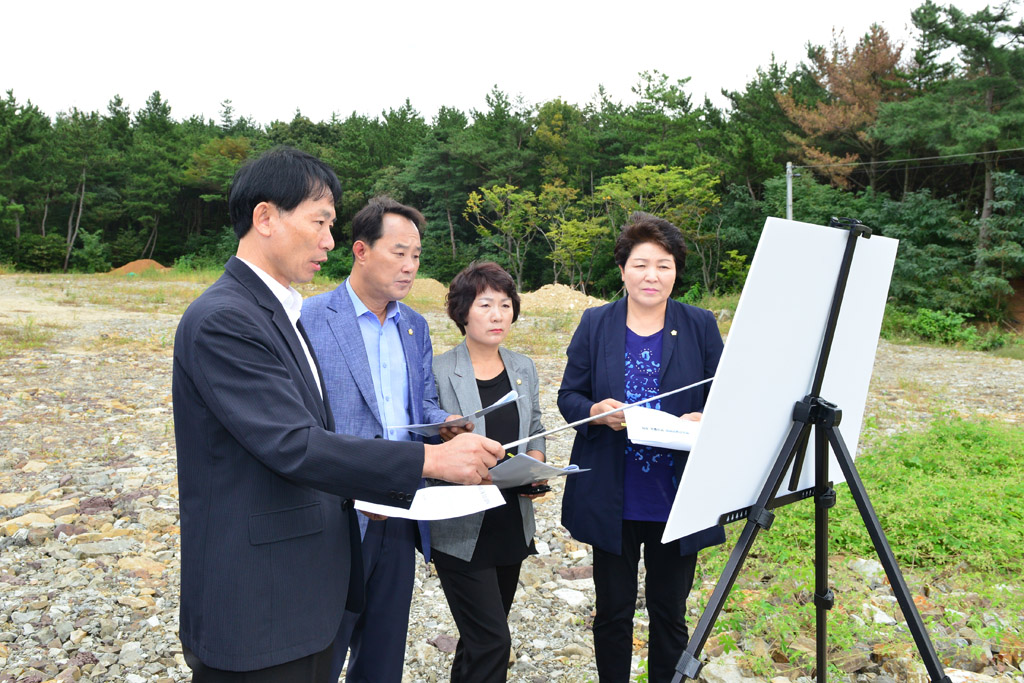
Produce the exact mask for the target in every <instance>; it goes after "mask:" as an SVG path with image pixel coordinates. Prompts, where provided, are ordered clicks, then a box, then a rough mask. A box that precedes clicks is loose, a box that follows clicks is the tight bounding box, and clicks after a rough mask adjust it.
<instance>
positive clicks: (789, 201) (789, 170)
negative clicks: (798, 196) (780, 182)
mask: <svg viewBox="0 0 1024 683" xmlns="http://www.w3.org/2000/svg"><path fill="white" fill-rule="evenodd" d="M786 220H787V221H791V220H793V162H792V161H787V162H786Z"/></svg>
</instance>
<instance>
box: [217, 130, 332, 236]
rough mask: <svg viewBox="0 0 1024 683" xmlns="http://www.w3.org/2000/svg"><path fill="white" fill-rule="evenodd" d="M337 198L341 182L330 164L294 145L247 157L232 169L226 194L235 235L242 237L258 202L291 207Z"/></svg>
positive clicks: (288, 209) (285, 209)
mask: <svg viewBox="0 0 1024 683" xmlns="http://www.w3.org/2000/svg"><path fill="white" fill-rule="evenodd" d="M328 196H329V197H331V199H332V200H333V201H335V202H337V201H338V200H339V199H341V183H340V182H338V176H336V175H335V174H334V171H333V170H331V167H330V166H328V165H327V164H325V163H324V162H322V161H320V160H319V159H317V158H316V157H315V156H313V155H312V154H306V153H305V152H303V151H301V150H297V149H295V148H294V147H283V146H282V147H274V148H273V149H270V150H267V151H266V152H264V153H263V154H261V155H260V156H259V157H257V158H255V159H253V160H252V161H248V162H246V163H245V165H243V166H242V167H241V168H240V169H238V171H237V172H236V173H235V177H234V178H233V179H232V181H231V193H230V195H229V196H228V213H229V215H230V216H231V225H232V226H233V227H234V229H235V235H236V236H237V237H238V239H242V238H243V237H245V235H246V234H247V233H248V232H249V228H251V227H252V212H253V209H255V208H256V205H257V204H259V203H260V202H270V203H271V204H273V205H274V206H276V207H277V208H278V209H280V210H281V211H293V210H294V209H295V207H297V206H298V205H299V204H301V203H302V202H304V201H306V200H307V199H312V200H313V201H316V200H318V199H321V198H323V197H328Z"/></svg>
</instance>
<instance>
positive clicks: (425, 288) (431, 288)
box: [409, 277, 448, 302]
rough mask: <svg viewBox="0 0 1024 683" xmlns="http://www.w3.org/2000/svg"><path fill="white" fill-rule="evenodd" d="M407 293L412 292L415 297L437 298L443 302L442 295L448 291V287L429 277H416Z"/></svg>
mask: <svg viewBox="0 0 1024 683" xmlns="http://www.w3.org/2000/svg"><path fill="white" fill-rule="evenodd" d="M409 293H410V294H414V295H415V296H416V297H417V298H422V299H427V298H429V299H437V300H438V301H442V302H443V301H444V295H445V294H447V293H448V287H446V286H445V285H442V284H441V283H440V282H438V281H437V280H435V279H434V278H431V277H424V278H416V279H415V280H413V282H412V289H411V290H409Z"/></svg>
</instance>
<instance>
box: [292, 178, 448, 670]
mask: <svg viewBox="0 0 1024 683" xmlns="http://www.w3.org/2000/svg"><path fill="white" fill-rule="evenodd" d="M424 222H425V221H424V218H423V214H421V213H420V212H419V211H417V210H416V209H414V208H412V207H408V206H404V205H402V204H399V203H398V202H396V201H394V200H392V199H390V198H387V197H377V198H375V199H372V200H371V201H370V203H369V204H368V205H367V206H365V207H364V208H363V209H362V210H360V211H359V212H358V213H357V214H356V215H355V216H354V217H353V219H352V254H353V264H352V273H351V275H350V276H349V278H348V279H347V280H346V281H345V282H344V283H342V284H341V285H340V286H339V287H338V288H336V289H335V290H334V291H332V292H328V293H326V294H321V295H319V296H315V297H311V298H309V299H307V300H306V301H305V302H304V303H303V306H302V319H303V321H304V323H305V325H306V330H307V332H308V334H309V339H310V341H311V342H312V345H313V349H314V350H315V351H316V354H317V358H319V360H320V364H321V369H322V370H323V373H324V382H325V385H326V387H327V394H328V396H329V397H330V403H331V410H332V412H333V413H334V415H335V416H336V422H335V429H336V430H337V431H338V432H340V433H344V434H352V435H354V436H362V437H366V438H384V439H387V440H391V441H398V442H401V443H405V442H408V441H411V440H418V437H417V436H416V435H414V434H412V433H411V432H408V431H406V430H402V429H395V426H396V425H407V424H421V423H425V422H426V423H430V422H441V421H444V420H446V419H448V418H450V417H452V416H450V415H449V414H448V413H446V412H444V411H443V410H441V409H440V408H439V407H438V404H437V389H436V387H435V384H434V374H433V370H432V362H433V358H434V352H433V349H432V347H431V344H430V332H429V330H428V329H427V322H426V320H424V319H423V316H421V315H420V314H418V313H416V312H415V311H414V310H412V309H411V308H409V307H408V306H405V305H404V304H400V303H399V300H400V299H402V298H404V297H405V295H406V294H408V293H409V290H410V289H411V287H412V283H413V279H414V278H415V277H416V271H417V270H418V269H419V258H420V251H421V249H420V239H421V236H422V229H423V224H424ZM359 517H360V519H359V523H360V530H361V532H362V535H363V547H362V552H363V576H364V580H365V582H366V598H367V599H366V603H365V606H364V609H363V611H362V612H361V613H355V612H352V611H348V612H346V613H345V617H344V619H343V620H342V624H341V628H340V629H339V631H338V637H337V638H336V639H335V641H334V666H333V671H332V675H334V676H335V677H337V675H339V674H340V673H341V669H342V667H343V665H344V663H345V655H346V654H347V652H348V650H349V648H351V657H350V658H349V663H348V670H347V673H346V680H347V681H350V682H359V683H364V682H365V683H399V682H400V681H401V680H402V669H403V666H404V662H405V641H406V633H407V629H408V623H409V606H410V602H411V600H412V588H413V581H414V579H415V545H416V535H417V530H418V531H419V535H420V539H421V547H422V549H423V554H424V557H429V547H430V546H429V530H430V527H429V526H428V525H427V524H426V523H420V524H419V526H418V529H417V525H416V524H414V523H412V522H410V521H409V520H405V519H386V520H368V519H367V518H366V517H365V516H364V515H363V514H362V513H359Z"/></svg>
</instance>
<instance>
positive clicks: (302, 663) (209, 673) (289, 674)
mask: <svg viewBox="0 0 1024 683" xmlns="http://www.w3.org/2000/svg"><path fill="white" fill-rule="evenodd" d="M331 649H332V648H331V647H328V648H327V649H326V650H324V651H322V652H317V653H316V654H312V655H308V656H306V657H303V658H302V659H296V660H293V661H291V662H285V663H284V664H278V665H277V666H271V667H268V668H266V669H257V670H255V671H224V670H223V669H214V668H212V667H209V666H206V665H205V664H203V663H202V662H201V661H200V660H199V658H198V657H196V656H195V653H193V652H192V650H190V649H188V648H187V647H185V646H184V645H182V646H181V650H182V654H183V655H184V656H185V663H186V664H188V666H189V668H190V669H192V683H337V679H335V680H334V681H332V680H331Z"/></svg>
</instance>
